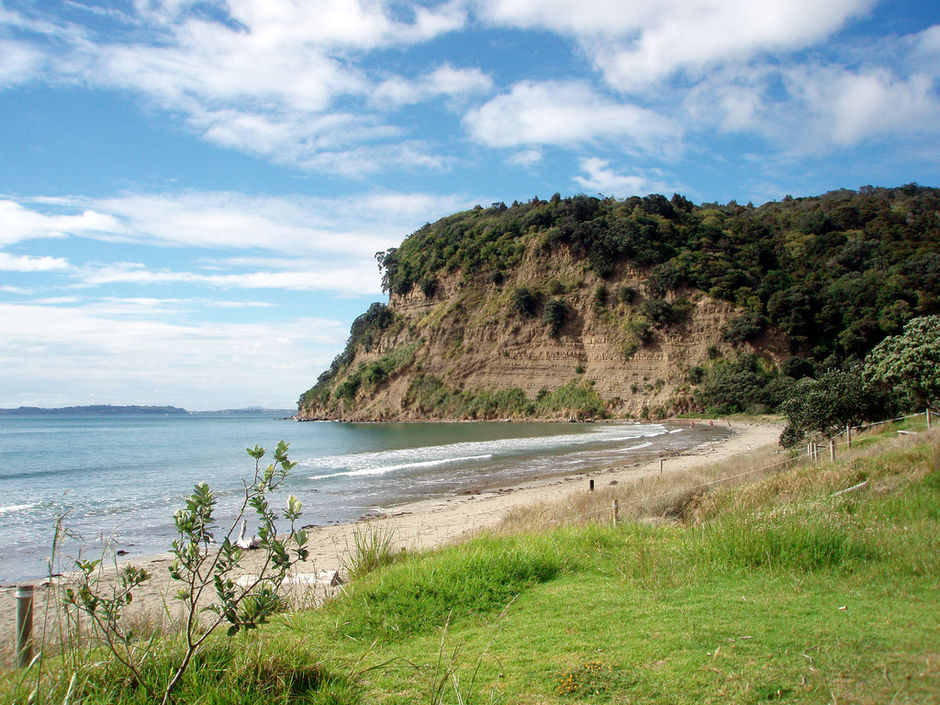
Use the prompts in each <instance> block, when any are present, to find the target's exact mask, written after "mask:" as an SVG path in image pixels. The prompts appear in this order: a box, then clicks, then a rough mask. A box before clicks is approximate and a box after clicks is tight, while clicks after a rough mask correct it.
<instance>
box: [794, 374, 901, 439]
mask: <svg viewBox="0 0 940 705" xmlns="http://www.w3.org/2000/svg"><path fill="white" fill-rule="evenodd" d="M879 401H882V400H880V399H879V398H878V397H876V396H875V395H874V394H873V393H872V391H871V390H870V389H868V388H867V387H866V386H865V382H864V380H863V379H862V375H861V371H860V370H858V369H850V370H830V371H829V372H826V373H824V374H822V375H820V376H819V378H818V379H813V378H811V377H804V378H803V379H801V380H799V381H798V382H796V383H795V384H794V385H793V387H792V389H791V392H790V398H789V399H787V400H786V401H785V402H784V403H783V404H782V405H781V410H782V411H783V413H784V414H786V416H787V426H786V428H785V429H784V431H783V434H782V435H781V436H780V443H781V445H783V446H785V447H791V446H794V445H796V444H798V443H800V442H801V441H802V440H803V439H804V438H806V437H807V436H817V437H822V438H828V437H830V436H834V435H836V434H837V433H839V432H840V431H841V430H843V429H844V428H845V426H846V425H847V424H857V423H859V422H861V421H872V420H877V419H878V418H880V417H882V416H883V415H884V414H885V412H886V409H885V407H884V405H883V403H879Z"/></svg>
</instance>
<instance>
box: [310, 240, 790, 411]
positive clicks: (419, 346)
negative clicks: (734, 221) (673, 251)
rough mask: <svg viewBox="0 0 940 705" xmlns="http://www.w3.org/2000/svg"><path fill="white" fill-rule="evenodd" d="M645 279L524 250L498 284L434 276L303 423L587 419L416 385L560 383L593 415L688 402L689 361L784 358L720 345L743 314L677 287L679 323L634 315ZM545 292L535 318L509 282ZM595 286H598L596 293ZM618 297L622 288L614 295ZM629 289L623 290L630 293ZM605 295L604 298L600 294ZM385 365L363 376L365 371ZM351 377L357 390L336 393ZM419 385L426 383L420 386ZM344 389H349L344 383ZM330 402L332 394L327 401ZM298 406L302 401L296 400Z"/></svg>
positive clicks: (483, 387) (779, 341)
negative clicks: (458, 397)
mask: <svg viewBox="0 0 940 705" xmlns="http://www.w3.org/2000/svg"><path fill="white" fill-rule="evenodd" d="M645 279H646V277H645V274H644V273H643V272H642V271H638V270H628V269H624V270H623V271H622V272H619V273H617V274H615V275H614V276H612V277H609V278H608V279H606V280H602V279H601V278H599V277H597V276H596V275H595V274H593V273H592V272H590V271H589V270H588V268H587V267H586V266H585V264H584V263H583V262H577V261H575V260H573V259H572V258H571V257H569V256H567V255H556V256H553V257H551V258H546V257H544V256H541V255H538V254H537V253H527V255H526V257H525V258H524V259H523V261H522V263H521V264H520V265H519V266H518V267H517V268H516V269H515V271H513V272H512V273H511V274H510V275H509V276H508V277H506V278H505V279H504V280H503V281H502V282H500V283H499V284H496V283H493V282H490V281H482V282H481V281H477V282H473V283H467V282H465V281H464V280H463V278H462V277H461V276H460V275H452V276H450V277H446V278H444V279H441V280H439V281H438V282H437V285H436V288H435V290H434V292H433V294H432V295H431V296H426V295H425V293H424V292H422V291H421V289H420V288H419V287H414V288H413V289H412V290H411V291H410V292H408V293H406V294H393V295H391V297H390V299H389V305H388V307H389V309H390V311H391V313H392V314H393V316H394V322H393V323H391V324H390V325H389V326H388V327H387V328H385V329H384V330H383V331H381V332H380V333H379V334H378V335H377V336H374V337H373V338H372V340H371V341H370V344H369V345H368V346H363V345H359V346H357V347H355V357H354V358H353V359H352V360H351V361H350V362H349V364H348V365H347V366H346V367H345V369H344V370H343V371H342V372H340V374H338V375H337V376H336V377H334V378H333V379H331V380H329V382H328V384H327V385H324V386H325V389H329V390H331V391H332V395H331V396H329V397H327V398H324V397H320V398H319V399H317V398H316V397H314V396H313V395H310V394H308V395H305V399H304V400H302V403H301V409H300V412H299V414H298V417H299V418H302V419H313V418H329V419H343V420H348V421H367V420H415V419H427V418H432V419H447V418H481V417H482V418H504V417H511V416H515V417H533V418H571V417H584V416H585V415H589V416H593V415H596V413H595V412H597V411H598V410H599V407H598V406H597V405H594V406H590V407H589V408H590V409H591V412H590V413H585V411H584V410H583V409H581V408H577V405H571V404H568V405H564V404H561V405H556V406H554V407H549V408H538V407H536V408H533V406H534V405H533V404H530V405H528V407H527V406H526V405H525V404H523V405H521V406H519V407H512V408H510V407H506V406H505V405H503V406H500V405H499V404H495V405H494V404H490V405H489V406H488V407H487V406H486V405H485V404H484V405H483V406H482V408H480V405H474V404H473V403H472V401H467V403H465V404H462V405H461V404H457V405H455V404H453V403H451V404H448V403H446V402H445V403H435V402H434V401H433V400H432V401H431V402H430V403H429V402H428V401H427V400H426V399H425V400H422V398H421V394H420V390H419V391H417V392H416V388H417V387H421V386H422V385H421V384H420V383H421V382H425V383H426V382H427V380H428V379H433V380H434V382H435V388H437V387H438V384H437V383H438V382H440V383H441V385H440V387H441V388H442V389H444V390H448V391H453V392H454V393H457V392H459V391H462V392H464V394H465V396H467V397H472V396H474V395H479V394H490V395H491V394H494V393H498V392H499V391H503V392H505V393H508V392H509V391H510V390H521V392H522V393H523V394H524V395H525V397H526V399H528V400H530V401H534V400H536V399H538V397H539V395H540V394H541V395H543V396H544V395H545V394H546V392H552V391H555V390H558V389H560V388H563V387H566V386H570V387H574V388H579V389H581V390H584V391H585V392H587V391H589V390H593V392H594V394H595V395H596V397H598V398H599V400H600V405H601V407H600V408H602V410H603V411H602V413H603V414H610V415H616V416H631V417H639V416H641V415H649V414H651V413H652V414H653V415H654V416H656V415H663V414H668V413H675V412H678V411H684V410H687V409H688V408H690V406H691V403H692V399H691V390H690V384H689V381H688V372H689V370H690V368H695V367H697V366H702V365H707V364H708V363H709V361H710V360H711V359H714V358H716V357H721V356H725V355H731V354H739V353H741V352H743V351H747V352H754V353H756V354H758V355H759V356H761V357H763V358H765V359H767V360H768V361H769V362H772V363H773V364H775V365H777V364H779V363H780V361H781V360H782V359H783V358H784V357H786V355H787V341H786V338H785V336H783V335H781V334H779V333H772V332H770V333H764V334H763V335H761V336H760V337H759V338H757V339H755V340H753V341H752V342H749V343H744V344H743V345H737V346H732V345H731V344H729V343H727V342H724V340H723V336H722V331H723V330H724V327H725V326H726V324H727V323H728V322H729V320H731V319H732V318H734V317H735V316H737V315H739V314H740V313H741V310H740V309H739V308H737V307H735V306H734V305H733V304H731V303H729V302H727V301H720V300H717V299H713V298H711V297H709V296H708V295H706V294H704V293H702V292H696V291H692V290H680V291H678V292H672V293H670V294H668V295H667V296H666V298H665V300H666V301H667V302H668V303H671V304H677V307H678V306H680V305H681V307H682V310H683V311H684V313H683V318H684V320H680V321H678V322H674V323H665V324H662V325H656V324H650V322H649V321H648V320H647V319H646V318H645V317H644V315H643V314H642V313H641V311H642V310H643V304H644V302H645V301H648V300H649V298H648V297H646V296H644V294H643V293H641V292H643V290H644V282H645ZM523 288H524V289H528V290H530V291H539V290H547V291H548V292H553V293H551V294H550V293H546V294H543V295H542V296H541V297H540V298H541V299H542V300H541V301H540V302H539V303H537V305H536V308H535V310H534V312H533V314H534V315H526V314H525V313H522V312H520V310H519V308H518V306H517V305H516V304H515V296H514V295H515V294H516V292H517V291H518V290H519V289H523ZM599 290H600V293H599ZM622 292H628V294H627V295H624V294H623V293H622ZM629 292H633V296H632V300H630V301H626V300H623V299H626V298H630V297H629ZM605 294H606V301H605V300H604V298H605ZM551 300H559V301H563V302H564V305H565V307H566V315H565V317H564V321H563V322H562V324H561V325H560V327H559V328H558V330H557V332H556V333H555V334H554V335H553V332H552V330H551V327H550V325H549V324H548V323H547V322H546V321H545V320H544V313H545V308H546V303H547V302H548V301H551ZM383 367H384V368H386V369H387V370H388V371H387V372H384V373H380V374H377V375H373V376H371V377H370V376H369V373H370V371H372V370H376V369H382V368H383ZM357 374H358V377H359V381H358V383H356V384H355V385H351V386H355V387H356V388H355V391H353V392H351V393H347V394H345V396H341V395H339V394H337V391H339V390H340V389H341V388H342V385H343V384H344V383H348V382H349V381H350V378H351V377H353V378H354V377H355V376H356V375H357ZM425 386H426V385H425ZM346 391H347V392H348V391H349V389H348V388H347V390H346ZM337 397H338V398H337ZM305 402H306V403H305Z"/></svg>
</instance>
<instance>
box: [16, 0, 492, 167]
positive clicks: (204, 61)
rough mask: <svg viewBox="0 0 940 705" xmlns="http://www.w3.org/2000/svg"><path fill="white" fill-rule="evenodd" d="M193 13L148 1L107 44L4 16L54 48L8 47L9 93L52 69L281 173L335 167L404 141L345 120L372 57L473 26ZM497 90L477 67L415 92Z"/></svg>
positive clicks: (372, 125) (361, 93)
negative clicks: (381, 143) (371, 145)
mask: <svg viewBox="0 0 940 705" xmlns="http://www.w3.org/2000/svg"><path fill="white" fill-rule="evenodd" d="M195 5H196V4H194V3H189V2H138V3H135V5H134V7H133V9H130V8H129V9H128V10H127V12H126V13H121V12H117V13H108V14H109V15H110V17H111V19H112V20H113V23H112V26H111V31H109V32H108V33H107V34H105V33H103V32H101V33H96V32H95V31H94V30H93V29H91V28H90V26H89V27H82V26H80V25H76V24H74V23H71V22H68V21H66V20H58V23H56V18H55V15H54V13H47V16H48V18H49V19H48V20H45V19H43V20H39V19H29V18H27V17H25V16H23V15H22V14H13V13H0V29H2V27H3V26H7V27H15V28H18V29H19V30H21V31H29V32H32V33H34V34H36V35H39V36H42V35H44V36H45V39H46V40H47V42H46V44H45V45H42V46H44V48H43V53H42V54H40V53H39V50H38V47H40V46H41V45H40V44H39V43H38V42H34V43H33V44H32V45H27V44H24V43H22V42H18V43H14V42H0V86H2V85H3V84H4V83H10V82H14V81H19V80H25V78H26V77H29V76H32V75H33V74H35V73H36V71H37V70H38V67H39V65H40V64H42V65H43V66H44V67H45V68H46V75H47V77H48V78H50V79H52V80H55V81H62V80H64V81H70V82H74V83H78V84H80V85H82V86H85V87H89V86H97V87H104V88H108V89H113V88H118V89H123V90H128V91H134V92H137V93H139V94H141V95H143V96H144V97H145V98H146V99H147V100H148V101H149V102H150V103H151V104H152V106H153V107H154V108H156V109H158V110H160V111H166V112H169V113H171V114H175V115H176V116H178V117H179V118H180V119H182V120H183V121H184V122H185V123H186V124H188V125H189V126H190V127H191V128H192V129H194V130H196V131H198V132H199V134H200V135H201V136H203V137H204V138H205V139H207V140H209V141H211V142H213V143H216V144H219V145H222V146H225V147H228V148H234V149H238V150H242V151H245V152H248V153H250V154H254V155H258V156H261V157H263V158H266V159H271V160H273V161H275V162H279V163H288V164H293V165H299V166H302V167H305V168H319V167H321V166H325V167H329V166H331V165H332V164H333V163H334V162H331V161H330V160H324V161H317V160H316V159H314V157H316V156H317V155H319V154H320V153H321V152H323V151H325V150H334V151H335V150H337V149H340V148H349V147H350V146H351V145H357V144H360V143H362V142H364V141H369V140H373V139H389V138H393V137H395V136H396V135H397V130H395V129H393V128H391V127H389V126H387V125H383V124H382V123H381V121H380V120H379V119H378V118H377V117H376V116H375V115H368V114H367V113H366V112H365V111H359V112H358V113H354V112H352V111H351V110H349V109H346V110H337V102H338V101H341V100H344V99H349V98H352V99H356V100H359V101H366V100H367V99H368V98H369V97H370V96H372V95H373V89H374V83H375V81H374V79H373V78H372V77H371V76H370V75H368V72H367V71H366V69H365V68H364V61H363V60H364V58H365V57H366V56H367V54H368V53H369V52H371V51H374V50H379V49H386V48H389V47H406V46H409V45H411V44H414V43H419V42H426V41H429V40H431V39H434V38H435V37H438V36H440V35H442V34H445V33H448V32H451V31H454V30H456V29H459V28H460V27H462V26H463V25H464V24H465V22H466V12H465V10H464V9H463V2H461V1H459V0H456V1H454V2H446V3H439V4H437V5H434V6H431V7H425V6H413V7H408V6H401V5H399V4H398V3H396V2H392V1H390V0H324V1H322V2H316V3H310V2H296V1H295V0H265V2H257V1H255V0H223V1H222V2H219V3H214V4H213V7H212V10H211V12H208V11H206V9H205V8H201V9H200V8H199V7H196V6H195ZM33 14H39V13H38V11H35V12H34V13H33ZM488 80H489V79H487V77H485V76H484V75H483V74H482V72H480V71H479V70H477V69H457V68H453V67H451V66H449V65H446V64H445V65H443V66H441V67H440V68H439V69H438V70H436V71H434V72H432V73H431V74H429V75H428V76H426V77H424V78H423V79H421V80H420V81H419V82H417V83H416V84H415V85H414V86H412V89H413V90H416V91H417V92H418V93H419V94H421V95H424V96H427V97H430V96H432V95H447V96H453V95H458V94H466V93H467V92H474V91H478V90H480V87H481V86H485V85H486V84H487V81H488ZM392 83H394V79H392ZM406 83H407V82H406ZM389 85H392V84H389Z"/></svg>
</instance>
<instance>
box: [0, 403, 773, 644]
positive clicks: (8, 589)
mask: <svg viewBox="0 0 940 705" xmlns="http://www.w3.org/2000/svg"><path fill="white" fill-rule="evenodd" d="M700 423H701V422H700ZM730 425H731V427H732V429H734V431H735V433H734V435H733V436H731V437H730V438H727V439H725V440H721V441H715V442H712V443H707V444H705V445H704V446H699V447H698V448H696V449H695V450H693V451H690V452H688V453H686V454H683V455H677V456H671V457H669V459H668V461H667V462H666V464H665V470H664V472H666V473H678V472H682V471H685V470H689V469H694V468H697V467H702V466H706V465H710V464H713V463H715V462H718V461H721V460H725V459H728V458H732V457H735V456H739V455H745V454H747V453H749V452H751V451H754V450H756V449H757V448H760V447H764V446H767V445H770V444H776V442H777V439H778V437H779V434H780V426H778V425H774V424H769V423H758V422H742V421H737V422H731V424H730ZM657 474H659V458H652V459H643V460H639V461H637V460H633V461H627V462H623V461H621V462H619V463H618V462H612V463H610V464H606V463H605V464H603V465H602V466H599V467H597V468H595V469H593V470H588V471H580V472H578V473H577V474H576V475H567V476H552V477H542V478H540V479H534V480H531V481H527V482H521V483H519V482H517V483H513V484H511V485H508V486H501V487H500V486H495V487H487V488H485V489H481V490H479V491H477V492H474V493H464V494H454V495H450V496H447V497H437V498H432V499H421V500H416V501H411V502H406V503H403V504H399V505H395V506H394V507H389V508H388V512H387V513H385V514H383V515H381V516H377V517H375V518H372V517H366V518H360V519H359V520H357V521H352V522H347V523H342V524H328V525H324V526H314V527H311V528H309V529H307V533H308V536H309V541H308V548H309V550H310V558H309V559H308V561H306V562H305V563H304V564H302V565H301V566H299V569H298V570H297V571H296V572H297V573H298V574H312V573H316V572H325V571H329V572H330V573H332V572H333V571H340V570H341V568H342V560H343V559H342V557H343V555H344V553H346V547H347V545H351V543H352V537H353V533H354V531H356V529H357V528H361V526H362V525H363V523H364V522H365V521H368V522H374V523H375V525H377V526H378V527H379V528H381V529H382V530H383V531H385V530H387V531H390V532H391V533H392V536H393V542H394V546H395V548H396V549H407V550H410V551H417V550H424V549H429V548H434V547H438V546H442V545H446V544H449V543H453V542H455V541H458V540H460V539H462V538H465V537H467V536H468V535H471V534H473V533H475V532H478V531H481V530H484V529H487V528H492V527H495V526H497V525H498V524H499V523H500V521H501V520H502V518H503V517H504V516H505V515H506V514H507V513H508V512H510V511H511V510H513V509H515V508H517V507H520V506H524V505H532V504H540V503H545V502H556V501H558V502H560V501H564V500H565V499H566V498H568V497H570V496H571V495H573V494H575V493H577V492H583V491H586V489H587V481H588V480H591V479H597V477H598V476H603V477H604V479H605V481H610V483H611V484H613V483H620V484H623V483H629V482H632V481H636V480H638V479H640V478H643V477H648V476H650V475H657ZM260 559H261V555H260V552H256V551H246V552H245V556H244V559H243V563H242V568H241V569H240V571H239V573H240V574H251V573H252V572H253V568H254V567H255V566H256V565H257V564H258V562H259V561H260ZM169 562H170V557H169V554H168V553H162V554H156V555H150V556H143V557H136V558H133V559H122V560H119V562H118V566H123V565H126V564H133V565H136V566H138V567H142V568H146V569H147V570H149V571H150V572H151V573H152V575H153V578H151V580H149V581H148V582H147V583H145V584H144V585H142V586H141V587H140V588H139V589H138V590H137V591H135V595H134V598H135V599H134V612H135V613H137V614H140V615H142V616H143V617H144V618H151V619H153V618H156V619H157V620H159V619H161V618H162V619H166V617H167V614H168V612H169V616H170V617H173V610H174V605H173V604H172V603H173V600H172V594H173V593H174V592H175V588H176V583H175V582H174V581H173V580H171V579H170V577H169V573H168V571H167V565H168V564H169ZM255 572H256V569H255ZM113 574H114V569H113V567H109V568H107V569H105V576H106V577H105V580H107V579H108V578H109V577H111V576H113ZM68 580H69V576H68V575H65V576H62V577H61V578H58V579H56V583H57V584H58V585H59V586H61V585H64V584H67V583H68ZM19 584H33V585H34V586H35V590H36V592H35V598H34V617H33V623H34V634H35V636H34V639H35V640H36V641H38V640H39V630H40V629H41V625H42V621H43V614H44V612H45V609H46V607H45V603H46V598H47V596H48V595H49V594H50V593H51V592H52V590H50V585H49V579H48V578H43V579H36V580H31V581H20V583H19ZM305 590H309V587H307V588H305ZM329 590H330V589H329V588H324V587H323V586H320V588H319V591H320V593H321V596H322V593H323V592H329ZM14 594H15V584H10V585H4V586H0V644H2V646H0V654H2V655H3V658H4V659H6V658H8V656H9V655H8V652H11V651H12V645H13V640H14V632H15V629H16V622H15V612H16V609H15V597H14ZM294 597H295V598H296V599H297V600H298V601H299V602H300V603H306V604H310V603H312V602H313V601H315V600H316V599H318V597H319V596H318V595H309V594H307V595H295V596H294ZM168 608H169V609H168ZM177 609H178V608H177ZM50 611H51V610H50ZM51 628H53V627H52V626H51V625H50V629H51Z"/></svg>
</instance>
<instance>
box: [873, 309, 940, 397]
mask: <svg viewBox="0 0 940 705" xmlns="http://www.w3.org/2000/svg"><path fill="white" fill-rule="evenodd" d="M865 377H866V379H868V380H869V381H871V382H872V383H875V384H883V385H887V386H892V387H900V388H902V389H903V390H904V391H905V392H907V393H908V394H909V395H910V396H911V398H912V399H913V400H915V401H917V402H918V404H920V405H921V406H922V407H923V406H930V407H936V405H937V404H938V403H940V315H935V316H921V317H920V318H915V319H913V320H910V321H908V322H907V324H906V325H905V326H904V332H903V333H901V334H900V335H892V336H891V337H889V338H885V339H884V340H882V341H881V342H880V343H878V345H876V346H875V348H874V349H873V350H872V351H871V353H869V355H868V357H866V358H865Z"/></svg>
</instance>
